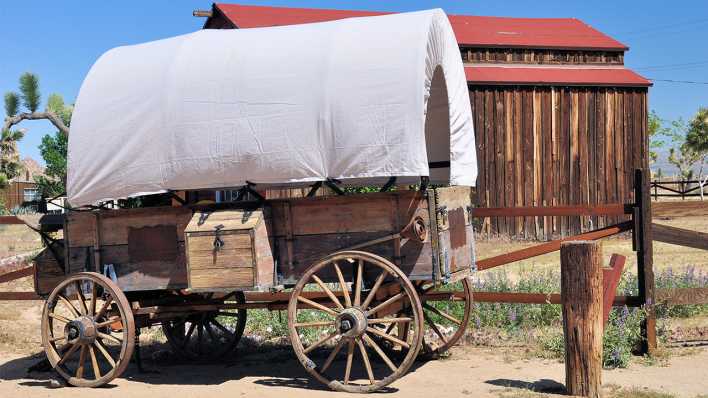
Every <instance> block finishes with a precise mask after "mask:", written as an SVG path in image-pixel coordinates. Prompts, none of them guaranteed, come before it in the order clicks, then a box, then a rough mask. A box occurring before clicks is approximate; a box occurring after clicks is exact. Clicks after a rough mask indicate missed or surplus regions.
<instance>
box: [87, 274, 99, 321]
mask: <svg viewBox="0 0 708 398" xmlns="http://www.w3.org/2000/svg"><path fill="white" fill-rule="evenodd" d="M97 295H98V288H97V287H96V282H95V281H91V303H90V305H89V315H91V316H93V315H96V296H97Z"/></svg>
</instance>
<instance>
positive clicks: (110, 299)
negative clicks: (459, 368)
mask: <svg viewBox="0 0 708 398" xmlns="http://www.w3.org/2000/svg"><path fill="white" fill-rule="evenodd" d="M112 302H113V297H111V296H108V298H106V300H105V301H104V302H103V305H102V306H101V309H99V310H98V312H97V313H96V315H94V316H93V319H94V320H96V319H99V318H101V317H102V316H103V315H104V314H105V313H106V311H108V307H110V306H111V303H112Z"/></svg>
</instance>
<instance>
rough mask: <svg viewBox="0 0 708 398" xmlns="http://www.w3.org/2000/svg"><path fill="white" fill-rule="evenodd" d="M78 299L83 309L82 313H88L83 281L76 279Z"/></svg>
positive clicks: (80, 307)
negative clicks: (82, 285) (82, 286)
mask: <svg viewBox="0 0 708 398" xmlns="http://www.w3.org/2000/svg"><path fill="white" fill-rule="evenodd" d="M76 299H77V300H79V304H80V305H79V309H80V310H81V315H88V308H87V307H86V297H84V292H83V290H82V288H81V281H76Z"/></svg>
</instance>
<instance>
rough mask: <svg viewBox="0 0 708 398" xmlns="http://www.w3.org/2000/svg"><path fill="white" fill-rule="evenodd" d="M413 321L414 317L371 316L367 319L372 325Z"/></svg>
mask: <svg viewBox="0 0 708 398" xmlns="http://www.w3.org/2000/svg"><path fill="white" fill-rule="evenodd" d="M411 321H413V318H407V317H403V318H371V319H367V322H368V323H369V324H370V325H371V324H374V325H377V324H385V323H404V322H411Z"/></svg>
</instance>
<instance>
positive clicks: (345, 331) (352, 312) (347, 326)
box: [335, 307, 369, 337]
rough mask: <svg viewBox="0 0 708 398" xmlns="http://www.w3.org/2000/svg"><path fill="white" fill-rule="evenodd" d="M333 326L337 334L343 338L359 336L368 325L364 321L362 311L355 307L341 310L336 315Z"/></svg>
mask: <svg viewBox="0 0 708 398" xmlns="http://www.w3.org/2000/svg"><path fill="white" fill-rule="evenodd" d="M335 326H336V328H337V330H339V333H340V334H341V335H342V336H344V337H357V336H361V335H362V334H363V333H364V331H366V328H367V327H368V326H369V323H368V322H367V320H366V314H365V313H364V311H362V310H360V309H359V308H356V307H351V308H347V309H345V310H343V311H342V312H340V313H339V315H337V319H336V320H335Z"/></svg>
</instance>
